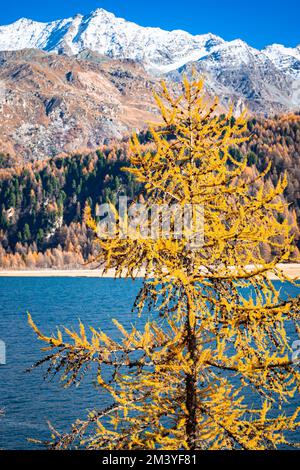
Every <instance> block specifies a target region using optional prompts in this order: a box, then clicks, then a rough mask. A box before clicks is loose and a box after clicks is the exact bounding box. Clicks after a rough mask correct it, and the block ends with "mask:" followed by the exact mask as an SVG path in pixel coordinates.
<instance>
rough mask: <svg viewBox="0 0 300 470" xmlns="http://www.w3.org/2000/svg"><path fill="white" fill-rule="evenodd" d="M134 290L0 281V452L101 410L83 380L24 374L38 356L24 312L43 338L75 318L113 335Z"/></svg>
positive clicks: (125, 285) (99, 282)
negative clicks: (0, 350)
mask: <svg viewBox="0 0 300 470" xmlns="http://www.w3.org/2000/svg"><path fill="white" fill-rule="evenodd" d="M140 286H141V280H139V281H135V282H133V281H131V280H129V279H119V280H113V279H101V278H99V279H97V278H95V279H94V278H91V279H85V278H26V277H22V278H0V298H1V304H0V339H1V340H2V341H5V343H6V354H7V360H6V365H0V391H1V395H0V396H1V398H0V409H1V408H3V409H4V411H5V414H4V416H3V417H1V418H0V449H32V448H38V446H37V445H36V444H33V443H30V442H28V440H27V439H28V438H36V439H42V440H47V439H48V438H49V428H48V425H47V421H48V420H50V421H51V423H52V424H53V425H54V426H55V427H56V428H57V429H58V430H60V431H64V430H65V431H66V430H67V429H69V428H68V425H69V424H70V423H71V422H73V421H74V420H75V419H76V418H80V417H85V416H86V410H92V409H94V408H95V407H96V406H97V404H99V406H101V407H103V406H105V403H106V400H107V398H106V396H105V394H103V395H101V394H99V392H98V391H97V392H96V390H95V389H94V388H93V386H91V381H90V378H89V377H87V378H86V379H85V380H84V381H83V383H82V384H81V385H80V386H79V387H78V388H71V389H63V388H61V387H60V385H59V379H58V378H57V379H55V380H52V381H44V379H43V370H42V369H41V368H38V369H35V370H34V371H33V372H31V373H26V372H25V371H26V369H28V368H29V367H30V366H31V365H32V364H33V363H34V362H35V361H37V360H38V359H40V358H41V357H42V353H41V352H40V347H41V346H42V343H41V342H40V341H38V340H37V338H36V336H35V334H34V333H33V331H32V330H31V328H30V327H29V326H28V324H27V316H26V312H27V311H29V312H30V313H31V315H32V317H33V319H34V321H35V323H36V324H37V325H38V326H39V327H40V328H41V330H42V331H43V332H45V333H49V334H50V333H51V332H52V331H54V330H55V328H56V327H57V326H62V325H65V326H68V327H72V326H74V327H76V326H77V325H78V319H80V320H81V321H82V322H83V323H84V324H85V325H92V326H94V327H96V328H97V327H101V328H102V329H103V330H104V331H105V332H106V333H108V335H112V336H113V335H115V334H116V329H115V327H114V326H113V324H112V322H111V319H112V318H117V319H118V320H119V321H120V322H121V323H122V324H123V325H124V326H125V327H128V326H129V325H130V324H131V323H136V318H135V317H133V315H132V314H131V306H132V303H133V299H134V297H135V295H136V294H137V292H138V290H139V287H140ZM287 293H290V294H291V295H292V296H295V295H297V294H298V293H299V289H296V288H294V287H289V291H288V292H286V294H287ZM143 321H144V320H143V319H140V320H138V323H140V322H143ZM298 399H299V397H298ZM294 437H295V436H294ZM297 440H300V436H297Z"/></svg>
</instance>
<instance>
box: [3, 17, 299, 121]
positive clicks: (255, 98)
mask: <svg viewBox="0 0 300 470" xmlns="http://www.w3.org/2000/svg"><path fill="white" fill-rule="evenodd" d="M25 48H26V49H28V48H31V49H41V50H43V51H46V52H55V53H58V54H64V55H67V56H77V57H78V58H82V57H83V56H89V55H90V54H93V53H96V54H99V56H103V55H104V56H107V57H110V58H113V59H132V60H134V61H135V62H140V63H142V64H143V65H144V66H145V68H146V69H147V71H148V72H150V73H153V74H155V75H156V74H169V77H171V78H175V79H176V78H177V79H178V78H180V76H181V73H182V72H183V71H185V70H189V68H190V64H191V63H193V64H194V66H195V67H196V68H197V69H198V70H199V71H200V72H201V73H204V74H205V75H206V78H207V79H206V85H207V88H208V89H210V90H211V91H212V92H214V93H218V94H220V95H221V96H223V97H224V101H225V102H228V101H230V100H231V99H234V100H235V101H236V102H238V103H239V106H242V104H243V103H244V104H245V105H246V106H247V107H250V109H252V110H254V111H259V112H270V111H276V112H277V111H281V110H286V109H296V110H299V107H300V46H298V47H296V48H288V47H284V46H282V45H280V44H273V45H271V46H268V47H266V48H265V49H263V50H261V51H260V50H258V49H255V48H253V47H250V46H249V45H248V44H247V43H246V42H244V41H242V40H241V39H236V40H234V41H224V40H223V39H222V38H220V37H218V36H215V35H213V34H211V33H209V34H202V35H197V36H193V35H191V34H189V33H187V32H185V31H181V30H176V31H164V30H162V29H160V28H152V27H142V26H139V25H137V24H135V23H132V22H129V21H126V20H125V19H122V18H117V17H116V16H115V15H114V14H113V13H109V12H107V11H106V10H103V9H102V8H100V9H97V10H95V11H93V12H92V13H90V14H89V15H86V16H83V15H76V16H74V17H72V18H68V19H63V20H57V21H53V22H50V23H40V22H37V21H32V20H29V19H25V18H22V19H20V20H18V21H16V22H15V23H13V24H10V25H7V26H1V27H0V51H1V50H2V51H5V50H6V51H16V50H21V49H25ZM249 103H250V104H249Z"/></svg>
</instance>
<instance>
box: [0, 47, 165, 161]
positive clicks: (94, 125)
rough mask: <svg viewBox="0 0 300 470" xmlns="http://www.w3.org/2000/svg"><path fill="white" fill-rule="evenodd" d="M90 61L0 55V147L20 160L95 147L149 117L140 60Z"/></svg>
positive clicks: (148, 83) (148, 90)
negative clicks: (20, 156) (18, 156)
mask: <svg viewBox="0 0 300 470" xmlns="http://www.w3.org/2000/svg"><path fill="white" fill-rule="evenodd" d="M89 54H90V53H89V52H88V51H86V55H89ZM89 59H92V60H82V59H81V57H80V56H79V57H76V58H69V57H67V56H62V55H56V54H46V53H44V52H40V51H33V50H25V51H17V52H2V53H0V84H1V87H0V88H1V93H0V106H1V120H0V135H1V141H0V152H4V153H9V154H10V155H22V157H23V158H24V159H25V160H26V159H32V158H34V159H42V158H44V157H46V156H53V155H57V154H59V153H61V152H68V153H69V152H73V151H76V150H80V149H95V148H97V147H99V146H100V145H101V144H102V143H103V142H104V140H105V139H112V138H119V137H122V136H123V135H124V134H126V133H128V132H129V131H130V132H131V131H132V130H133V129H137V130H141V129H142V128H143V126H144V125H145V124H144V123H145V121H146V120H154V119H155V106H154V103H153V99H152V89H153V87H154V86H155V84H156V80H155V79H153V78H151V77H150V76H149V75H148V74H147V73H146V72H145V70H144V68H143V66H142V65H140V64H137V63H134V62H133V61H130V60H123V61H117V60H112V59H108V58H103V57H101V56H97V55H95V54H93V57H90V58H89Z"/></svg>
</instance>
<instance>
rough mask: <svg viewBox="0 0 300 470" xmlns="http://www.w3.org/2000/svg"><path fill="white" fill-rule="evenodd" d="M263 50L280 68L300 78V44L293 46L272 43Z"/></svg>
mask: <svg viewBox="0 0 300 470" xmlns="http://www.w3.org/2000/svg"><path fill="white" fill-rule="evenodd" d="M263 52H264V54H265V55H267V56H268V58H269V59H270V60H271V61H272V62H273V63H274V64H275V65H276V66H277V67H278V68H279V69H280V70H282V71H284V72H286V73H289V74H291V75H294V76H295V77H299V78H300V45H299V46H297V47H295V48H292V47H284V46H282V45H281V44H272V46H268V47H266V48H265V49H264V50H263Z"/></svg>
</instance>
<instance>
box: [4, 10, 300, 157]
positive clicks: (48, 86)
mask: <svg viewBox="0 0 300 470" xmlns="http://www.w3.org/2000/svg"><path fill="white" fill-rule="evenodd" d="M5 51H6V52H5ZM125 59H130V60H125ZM192 68H195V69H196V70H198V71H199V72H200V73H201V74H202V75H204V76H205V86H206V90H207V92H208V93H209V94H212V95H218V96H219V98H220V103H221V109H222V107H223V109H224V107H227V106H228V104H229V103H230V104H231V103H232V104H234V106H235V111H236V112H240V111H241V110H242V109H243V108H245V107H247V108H248V109H249V111H250V112H252V113H261V114H264V115H269V114H273V113H280V112H286V111H299V110H300V46H298V47H295V48H288V47H284V46H283V45H280V44H273V45H271V46H268V47H266V48H265V49H263V50H258V49H255V48H253V47H250V46H249V45H248V44H247V43H246V42H244V41H242V40H240V39H236V40H234V41H224V40H223V39H222V38H220V37H218V36H215V35H213V34H210V33H209V34H202V35H196V36H193V35H191V34H189V33H187V32H185V31H181V30H176V31H170V32H169V31H164V30H162V29H159V28H151V27H147V28H146V27H141V26H139V25H137V24H135V23H132V22H129V21H126V20H124V19H122V18H117V17H116V16H115V15H113V14H112V13H109V12H107V11H105V10H103V9H97V10H95V11H94V12H92V13H91V14H89V15H86V16H82V15H76V16H74V17H72V18H68V19H64V20H57V21H53V22H50V23H40V22H36V21H32V20H29V19H25V18H22V19H20V20H18V21H16V22H15V23H13V24H10V25H6V26H0V89H1V90H2V91H1V90H0V91H1V93H0V111H1V120H0V121H1V123H0V131H1V132H0V135H1V139H0V147H1V148H0V151H1V149H2V150H3V149H4V150H5V152H6V153H10V154H17V153H18V152H21V153H26V152H27V153H28V156H29V155H35V154H34V151H36V152H38V154H39V155H40V156H46V155H49V153H51V152H52V149H54V150H53V152H54V153H55V154H57V153H59V151H67V152H69V151H71V150H74V148H75V147H77V146H78V145H79V144H78V142H81V145H83V146H85V147H87V148H94V147H95V146H97V145H98V143H99V142H102V141H103V139H105V138H109V137H111V138H112V137H118V136H120V135H121V134H122V132H125V131H126V132H127V131H129V130H130V129H133V128H142V127H143V123H144V122H146V121H149V117H150V116H151V118H152V117H153V112H154V114H155V109H154V107H153V102H152V101H151V100H152V98H151V97H152V88H153V87H156V86H157V84H158V78H159V77H158V76H159V75H162V74H163V75H165V76H166V77H167V79H168V80H170V81H171V86H173V87H174V89H177V84H176V82H177V81H179V80H180V79H181V77H182V73H187V74H189V73H191V70H192ZM150 120H152V119H150ZM74 136H75V137H74ZM4 144H5V145H4ZM4 150H3V151H4Z"/></svg>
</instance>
